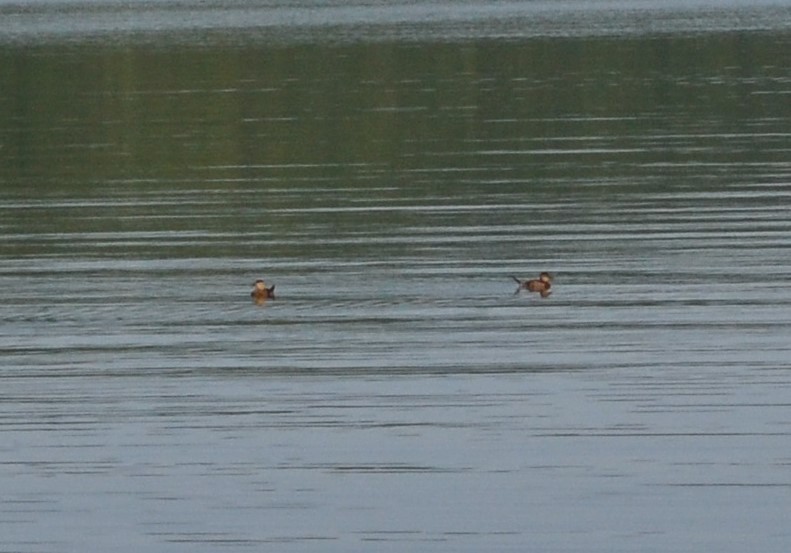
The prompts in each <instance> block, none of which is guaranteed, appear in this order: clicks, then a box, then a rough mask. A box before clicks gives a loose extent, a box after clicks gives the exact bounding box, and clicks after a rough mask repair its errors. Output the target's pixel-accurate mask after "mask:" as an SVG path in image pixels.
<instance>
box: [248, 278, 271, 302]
mask: <svg viewBox="0 0 791 553" xmlns="http://www.w3.org/2000/svg"><path fill="white" fill-rule="evenodd" d="M250 297H251V298H253V299H255V300H266V299H272V300H273V299H275V285H274V284H273V285H272V286H270V287H269V288H267V286H266V283H265V282H264V281H263V280H261V279H260V278H259V279H258V280H256V281H255V282H254V283H253V291H252V292H250Z"/></svg>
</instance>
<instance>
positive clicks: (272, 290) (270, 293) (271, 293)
mask: <svg viewBox="0 0 791 553" xmlns="http://www.w3.org/2000/svg"><path fill="white" fill-rule="evenodd" d="M266 291H267V295H268V296H269V297H270V298H272V299H275V285H274V284H273V285H272V286H270V287H269V288H267V289H266Z"/></svg>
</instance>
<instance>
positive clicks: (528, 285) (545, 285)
mask: <svg viewBox="0 0 791 553" xmlns="http://www.w3.org/2000/svg"><path fill="white" fill-rule="evenodd" d="M511 278H513V279H514V280H515V281H516V282H517V284H519V288H517V289H516V291H517V292H518V291H519V290H522V289H525V290H528V291H530V292H540V293H541V297H543V298H545V297H547V296H548V295H549V294H551V293H552V292H550V291H549V289H550V288H552V275H550V274H549V273H547V272H543V273H541V274H540V275H538V278H533V279H530V280H520V279H518V278H516V277H511Z"/></svg>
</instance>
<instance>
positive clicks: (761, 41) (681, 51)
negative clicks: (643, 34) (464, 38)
mask: <svg viewBox="0 0 791 553" xmlns="http://www.w3.org/2000/svg"><path fill="white" fill-rule="evenodd" d="M788 46H789V38H788V37H787V36H786V37H784V36H777V35H759V34H754V35H749V34H748V35H745V34H723V35H707V36H705V37H697V38H695V37H691V38H689V37H688V38H672V37H665V38H646V39H611V40H610V39H595V38H592V39H562V40H561V39H557V40H538V39H536V40H530V41H525V42H472V43H462V44H430V43H429V44H419V45H398V44H364V45H359V46H342V47H331V46H327V45H313V46H292V47H267V46H266V45H251V46H249V47H246V48H240V47H220V46H217V47H215V48H198V47H194V46H179V45H171V46H167V45H161V46H159V47H154V46H135V45H133V44H132V45H130V44H126V45H117V46H114V45H107V44H99V45H97V44H85V45H83V46H75V45H70V46H68V47H58V46H47V47H44V46H41V47H30V48H22V47H10V46H7V47H5V48H4V49H3V50H2V51H0V75H2V78H1V79H0V144H2V149H0V156H1V157H2V164H1V165H0V179H2V182H3V185H4V186H13V185H15V184H23V185H24V186H28V185H31V184H33V185H35V186H47V187H55V188H60V187H63V186H67V187H73V186H78V187H88V188H91V187H94V186H97V185H101V184H103V183H106V181H107V180H108V179H151V180H153V181H155V182H161V183H163V184H165V185H166V186H168V187H170V186H173V185H174V184H178V183H179V182H182V181H189V182H191V183H193V184H194V182H195V181H196V180H197V181H205V180H207V179H211V178H222V179H226V180H231V179H250V178H253V177H255V178H257V182H259V183H260V184H261V185H262V186H270V185H272V182H275V183H276V185H277V186H289V185H292V184H294V182H295V181H293V180H289V179H286V178H283V175H282V173H279V172H278V171H276V170H270V171H266V172H265V171H262V168H269V169H272V168H273V167H282V166H292V165H294V164H298V165H302V166H321V171H320V172H321V175H322V176H323V177H324V178H327V179H338V178H342V179H344V178H345V179H348V178H349V177H350V176H352V177H353V176H355V175H357V174H358V173H359V165H358V164H363V165H365V166H368V167H371V166H375V167H378V168H379V170H381V171H386V172H389V173H395V174H400V175H401V176H403V173H401V172H402V171H404V170H411V169H421V170H436V171H441V170H443V169H456V170H458V169H460V168H461V169H477V170H482V171H486V170H487V169H489V168H495V169H498V170H500V171H505V170H507V176H508V177H509V178H515V177H516V178H536V179H541V178H551V177H557V176H567V175H568V173H569V171H572V169H570V164H569V158H568V157H567V158H566V159H563V160H560V158H559V157H558V155H547V154H548V152H553V153H555V154H557V152H558V151H561V152H562V151H564V150H568V151H576V150H581V152H580V154H579V156H578V157H576V158H575V160H574V169H573V170H574V171H584V172H586V174H588V176H591V177H594V178H595V177H596V176H597V175H596V174H594V173H592V171H594V172H596V171H597V172H598V176H602V177H604V176H606V177H609V176H612V172H613V170H612V168H611V167H609V166H608V164H618V163H622V162H623V161H626V162H628V165H629V166H635V165H640V164H641V163H643V162H652V161H678V159H679V156H682V157H683V156H684V155H687V154H685V153H683V151H682V150H684V148H683V146H685V144H682V143H676V144H675V146H676V147H672V148H667V147H664V145H663V143H662V140H661V138H658V139H657V140H655V141H650V140H647V139H646V137H650V136H654V137H661V136H663V135H665V134H670V135H673V134H678V133H679V132H684V133H687V134H689V135H690V139H689V141H692V142H694V141H695V140H696V139H695V137H694V132H692V130H694V129H692V127H691V126H690V122H695V121H698V122H699V123H700V127H701V128H704V127H705V130H706V132H707V133H709V134H710V133H711V131H712V130H715V131H718V132H727V131H740V132H741V131H743V130H744V128H745V124H746V123H748V122H749V124H751V125H753V126H754V125H755V122H756V121H758V122H763V123H762V124H765V125H767V126H768V127H770V128H769V130H772V129H771V126H772V124H773V123H772V122H773V121H776V122H777V121H779V123H778V126H782V121H783V120H787V117H788V108H787V107H786V106H787V104H788V102H787V101H785V100H787V95H786V96H783V95H778V94H775V92H778V91H779V90H781V89H783V87H786V88H787V80H788V78H789V75H788V70H787V69H786V68H783V67H781V65H782V64H779V63H778V60H780V59H782V53H783V52H787V51H788ZM784 83H785V84H784ZM689 141H688V142H689ZM591 144H594V145H596V144H598V145H599V146H601V148H591V147H590V146H591ZM602 148H604V149H608V150H610V153H608V154H604V155H603V154H602V153H601V152H600V151H599V150H601V149H602ZM745 150H746V151H747V153H746V154H745V153H744V152H742V151H738V152H730V153H729V155H736V156H737V158H738V157H739V156H742V155H746V156H748V157H749V156H750V155H755V152H749V147H746V148H745ZM509 152H511V153H513V154H514V155H508V154H509ZM531 152H532V153H531ZM542 152H543V153H542ZM624 156H626V157H624ZM448 174H449V175H450V173H448ZM367 178H368V179H370V178H373V177H371V175H368V177H367ZM311 182H312V183H313V184H315V180H312V181H311ZM350 184H354V181H353V180H351V181H350Z"/></svg>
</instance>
